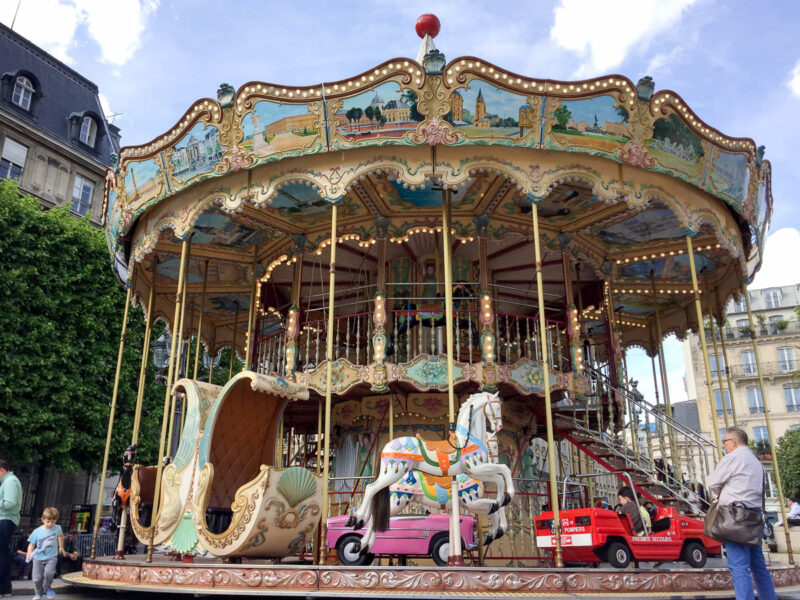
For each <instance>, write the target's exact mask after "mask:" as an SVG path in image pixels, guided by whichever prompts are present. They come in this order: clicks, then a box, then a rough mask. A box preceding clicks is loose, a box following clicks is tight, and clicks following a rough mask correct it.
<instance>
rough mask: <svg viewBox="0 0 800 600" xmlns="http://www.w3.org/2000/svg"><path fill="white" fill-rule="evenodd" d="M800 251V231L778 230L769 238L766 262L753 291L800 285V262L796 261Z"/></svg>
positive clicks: (791, 229)
mask: <svg viewBox="0 0 800 600" xmlns="http://www.w3.org/2000/svg"><path fill="white" fill-rule="evenodd" d="M798 249H800V231H798V230H797V229H795V228H794V227H784V228H782V229H778V230H777V231H775V233H773V234H772V235H770V236H769V237H767V243H766V245H765V247H764V261H763V262H762V264H761V269H760V270H759V272H758V273H756V277H755V279H754V280H753V283H752V285H750V288H751V289H761V288H767V287H778V286H782V285H794V284H796V283H800V261H797V260H794V259H795V257H796V256H797V252H798Z"/></svg>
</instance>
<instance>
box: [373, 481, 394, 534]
mask: <svg viewBox="0 0 800 600" xmlns="http://www.w3.org/2000/svg"><path fill="white" fill-rule="evenodd" d="M389 499H390V492H389V488H388V486H387V487H385V488H382V489H380V490H379V491H378V492H377V493H376V494H375V495H374V496H373V497H372V523H373V525H374V526H375V531H386V530H387V529H389V513H390V509H391V507H390V505H389Z"/></svg>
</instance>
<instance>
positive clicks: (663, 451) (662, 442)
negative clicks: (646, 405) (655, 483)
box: [650, 356, 667, 467]
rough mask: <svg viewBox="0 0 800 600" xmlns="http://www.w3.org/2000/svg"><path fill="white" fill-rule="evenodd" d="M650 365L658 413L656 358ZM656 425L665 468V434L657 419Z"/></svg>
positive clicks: (659, 405)
mask: <svg viewBox="0 0 800 600" xmlns="http://www.w3.org/2000/svg"><path fill="white" fill-rule="evenodd" d="M650 363H651V364H652V365H653V389H654V390H655V392H656V411H657V412H659V413H660V412H661V401H660V400H659V398H658V377H657V376H656V357H655V356H651V357H650ZM654 425H655V426H656V428H657V429H658V449H659V450H660V451H661V462H662V463H663V464H664V467H666V466H667V449H666V447H665V446H664V433H663V429H662V426H661V421H659V420H658V419H655V423H654Z"/></svg>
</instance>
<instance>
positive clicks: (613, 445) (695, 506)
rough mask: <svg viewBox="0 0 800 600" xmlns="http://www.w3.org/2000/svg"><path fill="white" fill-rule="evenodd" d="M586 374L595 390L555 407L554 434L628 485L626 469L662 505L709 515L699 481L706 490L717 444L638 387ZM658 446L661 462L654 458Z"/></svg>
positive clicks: (643, 491)
mask: <svg viewBox="0 0 800 600" xmlns="http://www.w3.org/2000/svg"><path fill="white" fill-rule="evenodd" d="M586 374H587V375H588V376H589V378H590V381H591V391H590V393H589V394H586V395H582V396H579V397H577V398H574V399H572V402H569V403H566V404H564V403H558V404H556V405H555V406H554V409H553V410H554V413H555V422H554V430H555V433H556V434H557V435H560V436H561V437H562V438H563V439H565V440H567V441H568V442H570V443H571V444H572V445H573V446H575V447H576V448H577V449H578V450H579V451H580V452H582V453H584V454H585V455H586V456H588V457H589V458H590V459H591V460H593V461H594V462H595V463H597V464H598V465H600V466H602V467H603V468H604V469H606V470H607V471H609V473H611V474H615V475H617V477H619V478H620V480H622V481H623V482H624V483H625V484H628V483H629V481H628V478H627V477H625V476H624V475H623V473H627V474H629V475H630V476H631V479H632V480H633V484H634V487H635V488H636V490H637V492H638V493H639V494H641V495H642V496H643V497H645V498H647V499H648V500H650V501H651V502H653V503H654V504H656V505H657V506H665V505H672V506H678V507H679V508H680V509H682V510H683V512H686V513H688V514H698V515H702V514H704V511H705V506H704V504H703V502H702V500H701V497H700V495H699V494H698V491H699V490H700V489H701V488H700V486H699V485H698V484H702V489H705V488H706V477H707V475H708V473H709V472H710V468H711V466H712V464H711V462H712V461H713V458H714V453H715V451H716V445H715V444H714V443H713V442H711V440H709V439H707V438H706V437H704V436H703V435H701V434H700V433H698V432H697V431H694V430H693V429H691V428H689V427H687V426H686V425H684V424H682V423H680V422H678V421H676V420H675V419H674V418H671V417H669V416H668V415H667V414H665V412H664V411H663V410H661V407H656V406H653V405H652V404H650V403H649V402H647V401H646V400H645V399H644V397H643V396H642V394H641V393H640V392H638V391H637V390H636V389H635V388H634V390H628V389H625V388H622V387H621V386H619V385H618V384H616V383H615V382H612V381H611V380H610V379H609V378H608V377H607V376H606V375H605V374H604V373H602V372H600V371H597V370H593V369H589V368H587V370H586ZM651 423H652V424H654V428H652V427H651ZM642 425H644V426H645V427H644V429H645V432H644V433H645V435H644V441H643V440H642V439H641V437H640V435H639V432H640V431H641V429H642V427H641V426H642ZM651 429H654V430H655V431H651ZM655 445H657V446H658V448H654V446H655ZM656 450H659V454H660V457H661V460H657V459H655V458H654V453H655V451H656Z"/></svg>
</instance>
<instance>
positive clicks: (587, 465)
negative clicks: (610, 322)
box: [531, 261, 602, 535]
mask: <svg viewBox="0 0 800 600" xmlns="http://www.w3.org/2000/svg"><path fill="white" fill-rule="evenodd" d="M575 280H576V283H577V284H578V330H577V331H576V332H575V334H576V335H577V336H578V343H579V344H580V339H581V335H582V334H583V325H582V323H581V320H582V319H583V288H582V286H581V263H580V262H578V261H575ZM581 350H583V348H581ZM583 360H584V361H588V360H589V357H588V356H584V357H583ZM573 370H574V369H573ZM599 405H600V402H599V401H598V408H597V410H599ZM583 426H584V427H585V428H586V429H590V428H591V427H590V424H589V402H588V401H585V403H584V409H583ZM598 429H599V426H598ZM598 434H601V435H602V432H601V431H598ZM581 454H582V455H583V458H582V462H581V464H582V465H583V467H582V468H583V469H584V471H583V472H584V473H591V471H592V462H591V461H592V459H591V458H589V455H588V454H586V453H585V452H581ZM588 479H589V481H588V482H587V483H588V486H589V501H590V502H591V503H592V504H594V477H589V478H588ZM531 535H533V534H531Z"/></svg>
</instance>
